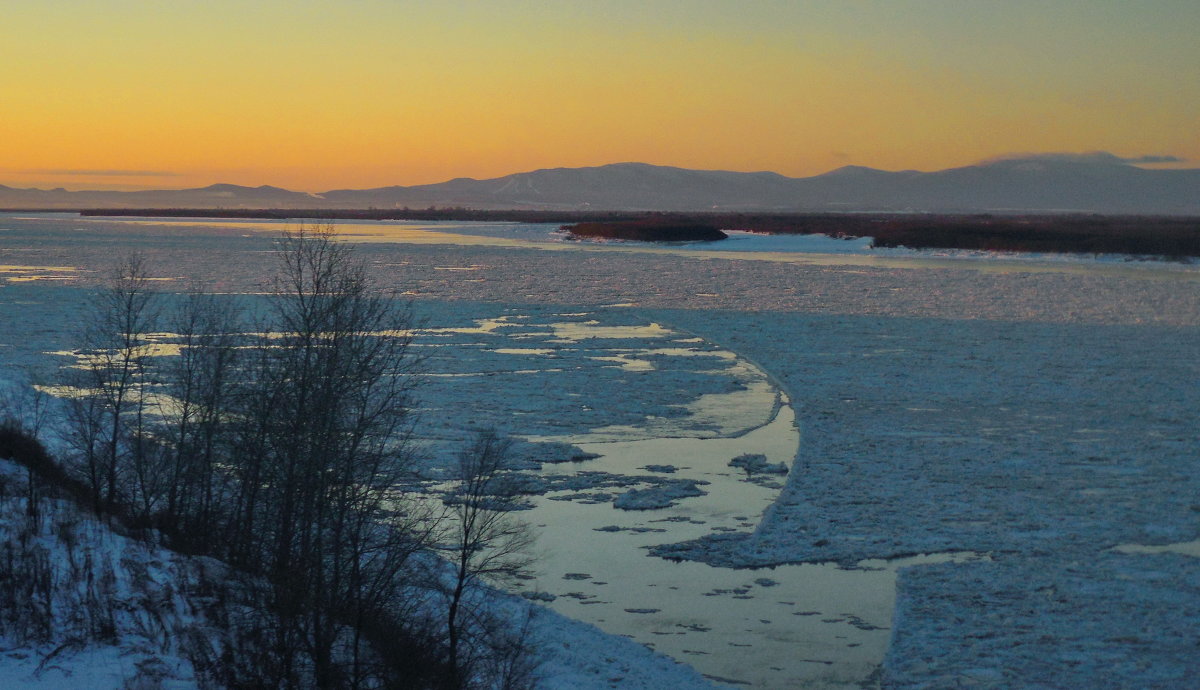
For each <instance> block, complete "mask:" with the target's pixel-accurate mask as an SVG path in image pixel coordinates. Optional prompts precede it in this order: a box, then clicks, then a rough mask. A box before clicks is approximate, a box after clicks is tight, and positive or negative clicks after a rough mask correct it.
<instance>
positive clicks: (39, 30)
mask: <svg viewBox="0 0 1200 690" xmlns="http://www.w3.org/2000/svg"><path fill="white" fill-rule="evenodd" d="M0 17H3V21H0V184H5V185H9V186H15V187H42V188H50V187H59V186H62V187H66V188H68V189H145V188H183V187H194V186H203V185H207V184H211V183H215V182H227V183H235V184H245V185H255V186H256V185H261V184H270V185H276V186H281V187H286V188H289V189H295V190H302V191H325V190H330V189H339V188H366V187H379V186H385V185H393V184H405V185H408V184H424V183H434V182H441V181H444V180H447V179H451V178H454V177H475V178H488V177H498V176H501V175H506V174H509V173H514V172H522V171H526V170H533V169H538V168H549V167H578V166H588V165H602V164H605V163H616V162H625V161H640V162H646V163H653V164H659V165H676V166H680V167H687V168H700V169H721V170H740V171H756V170H773V171H775V172H779V173H782V174H785V175H791V176H807V175H814V174H819V173H822V172H826V171H828V170H831V169H834V168H837V167H840V166H843V165H848V164H854V165H866V166H871V167H876V168H883V169H888V170H902V169H918V170H936V169H942V168H947V167H954V166H960V165H969V164H972V163H975V162H978V161H980V160H982V159H988V158H993V157H996V156H1002V155H1006V154H1012V153H1021V152H1030V153H1045V152H1089V151H1111V152H1113V153H1115V154H1117V155H1119V156H1122V157H1129V158H1134V157H1140V156H1147V155H1153V156H1173V157H1177V158H1181V159H1185V160H1186V162H1185V163H1183V164H1182V165H1184V167H1200V132H1198V127H1197V125H1198V124H1200V79H1197V69H1198V68H1197V66H1198V65H1200V40H1198V39H1197V33H1198V32H1200V2H1196V0H1138V1H1137V2H1133V1H1131V0H1050V1H1047V0H827V1H825V0H822V1H808V0H734V1H726V0H629V1H626V0H556V1H548V0H540V1H524V0H487V1H482V0H480V1H474V0H441V1H439V2H411V1H407V0H286V1H284V0H279V1H276V0H262V1H259V2H251V1H248V0H238V1H227V0H173V1H172V2H162V1H161V0H153V1H149V0H110V1H106V0H0Z"/></svg>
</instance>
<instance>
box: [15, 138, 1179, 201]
mask: <svg viewBox="0 0 1200 690" xmlns="http://www.w3.org/2000/svg"><path fill="white" fill-rule="evenodd" d="M428 206H442V207H448V206H461V207H466V208H479V209H550V210H572V209H578V210H597V211H599V210H615V211H627V210H656V211H705V210H720V211H775V212H787V211H801V212H803V211H808V212H838V211H845V212H857V211H879V212H910V211H911V212H960V213H961V212H1027V211H1032V212H1083V213H1103V214H1163V215H1200V169H1186V170H1153V169H1144V168H1139V167H1137V166H1135V165H1132V164H1130V163H1129V162H1127V161H1126V160H1125V159H1122V158H1119V157H1117V156H1115V155H1113V154H1109V153H1104V152H1098V153H1091V154H1042V155H1032V156H1021V157H1010V158H1000V159H995V160H991V161H985V162H983V163H979V164H977V165H970V166H964V167H959V168H950V169H947V170H940V171H936V172H919V171H915V170H904V171H898V172H890V171H886V170H877V169H875V168H868V167H863V166H845V167H842V168H838V169H837V170H832V171H830V172H827V173H824V174H822V175H816V176H813V177H803V178H794V177H786V176H783V175H780V174H778V173H773V172H750V173H746V172H728V171H720V170H689V169H686V168H676V167H669V166H658V165H649V164H646V163H615V164H610V165H601V166H595V167H585V168H550V169H543V170H534V171H531V172H522V173H516V174H513V175H506V176H504V177H497V178H493V179H486V180H476V179H471V178H457V179H453V180H449V181H447V182H441V183H438V184H427V185H413V186H391V187H379V188H375V189H338V190H331V191H328V192H324V193H321V194H307V193H304V192H293V191H290V190H287V189H281V188H279V187H272V186H269V185H263V186H259V187H245V186H240V185H232V184H214V185H210V186H208V187H202V188H199V189H181V190H152V191H138V192H108V191H78V192H71V191H66V190H62V189H56V190H39V189H16V188H12V187H5V186H0V208H27V209H32V208H45V209H54V208H119V207H123V208H297V209H299V208H314V209H315V208H322V209H329V208H372V207H374V208H403V207H409V208H425V207H428Z"/></svg>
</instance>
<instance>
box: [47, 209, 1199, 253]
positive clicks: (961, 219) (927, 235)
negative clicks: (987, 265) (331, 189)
mask: <svg viewBox="0 0 1200 690" xmlns="http://www.w3.org/2000/svg"><path fill="white" fill-rule="evenodd" d="M57 212H60V213H61V212H62V211H61V210H58V211H57ZM79 213H80V214H81V215H83V216H132V217H168V218H242V219H280V220H287V219H322V220H416V221H483V222H513V223H558V224H578V223H627V222H650V223H655V224H671V225H709V226H714V227H717V228H721V229H724V230H745V231H750V232H761V233H768V234H823V235H829V236H831V237H846V238H852V237H873V238H875V246H878V247H901V246H903V247H909V248H912V249H974V250H995V251H1014V252H1061V253H1087V254H1092V253H1096V254H1132V255H1141V256H1160V257H1165V258H1173V259H1182V258H1189V257H1200V217H1179V216H1104V215H1086V214H1012V215H1008V214H1004V215H999V214H995V215H993V214H897V213H862V214H858V213H855V214H837V213H766V212H763V213H753V212H746V213H730V212H700V213H675V212H671V213H659V212H649V211H535V210H524V211H522V210H478V209H462V208H446V209H439V208H428V209H194V208H193V209H185V208H180V209H146V208H140V209H82V210H80V211H79Z"/></svg>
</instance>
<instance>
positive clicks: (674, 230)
mask: <svg viewBox="0 0 1200 690" xmlns="http://www.w3.org/2000/svg"><path fill="white" fill-rule="evenodd" d="M562 229H563V230H566V231H567V232H568V233H570V234H571V235H572V236H574V237H590V238H600V239H611V240H638V241H641V242H715V241H717V240H723V239H727V238H728V237H729V235H726V234H725V233H723V232H721V231H720V230H718V229H717V228H716V227H714V226H712V225H702V224H699V223H688V224H681V223H671V222H665V221H662V220H639V221H627V222H605V223H576V224H574V225H564V226H562Z"/></svg>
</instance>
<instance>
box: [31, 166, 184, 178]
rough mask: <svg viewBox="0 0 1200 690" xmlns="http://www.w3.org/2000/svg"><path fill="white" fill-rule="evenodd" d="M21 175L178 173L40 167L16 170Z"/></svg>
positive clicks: (176, 174) (139, 175) (160, 175)
mask: <svg viewBox="0 0 1200 690" xmlns="http://www.w3.org/2000/svg"><path fill="white" fill-rule="evenodd" d="M16 172H17V173H19V174H22V175H80V176H87V177H97V176H98V177H178V176H179V175H180V173H177V172H171V171H170V170H112V169H100V170H87V169H78V168H68V169H54V168H41V169H36V170H17V171H16Z"/></svg>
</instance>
